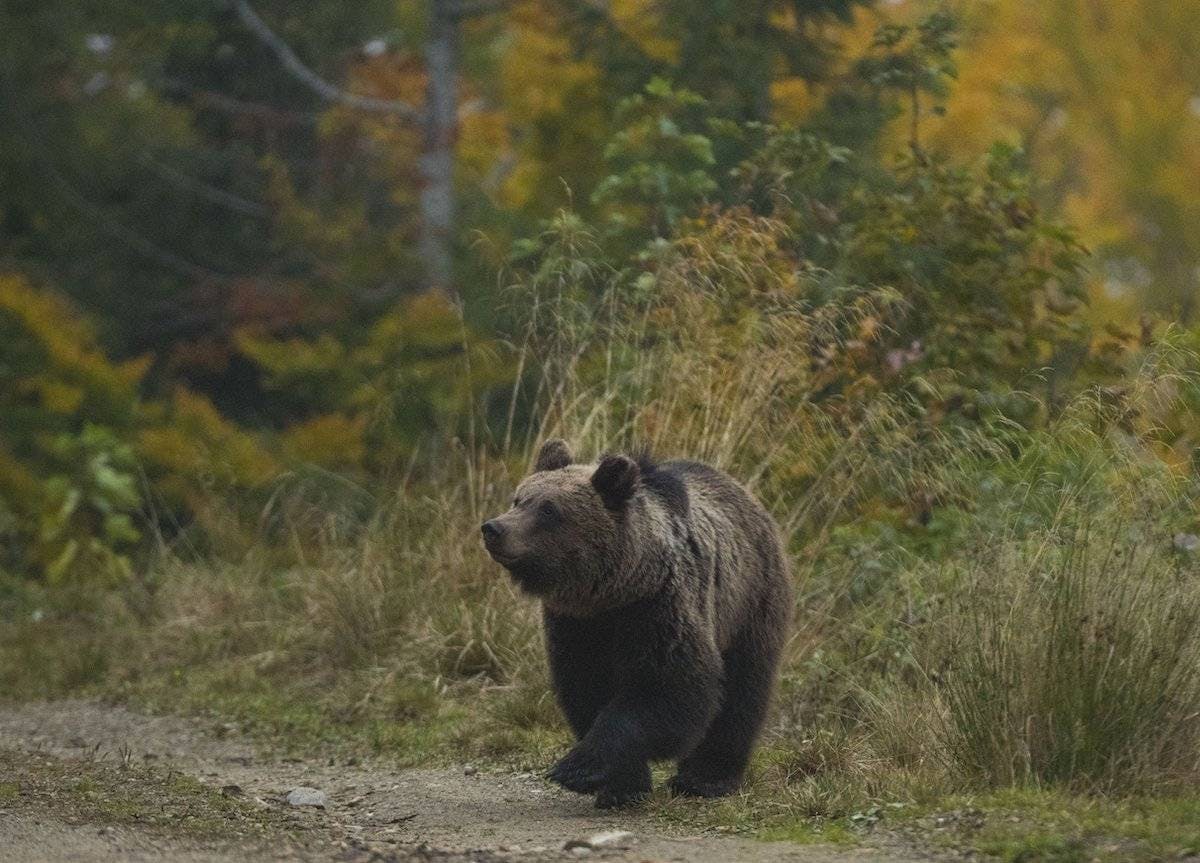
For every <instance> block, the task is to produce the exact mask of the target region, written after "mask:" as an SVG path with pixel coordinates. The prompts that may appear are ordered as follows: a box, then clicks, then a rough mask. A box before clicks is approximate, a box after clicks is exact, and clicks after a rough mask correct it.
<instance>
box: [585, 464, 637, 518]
mask: <svg viewBox="0 0 1200 863" xmlns="http://www.w3.org/2000/svg"><path fill="white" fill-rule="evenodd" d="M640 474H641V471H640V470H638V466H637V462H635V461H634V460H633V459H631V458H630V457H629V456H625V455H606V456H605V457H604V458H602V459H600V464H598V465H597V466H596V472H595V473H593V474H592V488H594V489H596V492H597V493H598V494H599V495H600V499H601V500H602V501H604V505H605V506H606V507H608V508H609V509H620V508H621V507H623V506H624V505H625V503H626V502H627V501H628V500H629V499H630V498H631V497H633V493H634V491H635V490H636V489H637V481H638V476H639V475H640Z"/></svg>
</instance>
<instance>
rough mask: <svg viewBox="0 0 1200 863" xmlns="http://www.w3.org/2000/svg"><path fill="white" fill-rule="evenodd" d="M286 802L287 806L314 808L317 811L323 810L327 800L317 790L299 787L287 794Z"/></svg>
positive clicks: (323, 794)
mask: <svg viewBox="0 0 1200 863" xmlns="http://www.w3.org/2000/svg"><path fill="white" fill-rule="evenodd" d="M287 802H288V805H289V806H315V807H317V808H318V809H324V808H325V807H326V805H327V804H328V802H329V798H328V797H327V796H326V795H325V792H324V791H321V790H320V789H319V788H308V787H306V786H304V785H301V786H300V787H299V788H293V789H292V790H291V791H289V792H288V793H287Z"/></svg>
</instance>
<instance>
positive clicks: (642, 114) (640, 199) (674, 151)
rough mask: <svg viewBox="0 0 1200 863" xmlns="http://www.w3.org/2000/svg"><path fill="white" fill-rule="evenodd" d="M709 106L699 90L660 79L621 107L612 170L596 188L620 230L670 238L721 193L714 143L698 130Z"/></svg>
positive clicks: (611, 148)
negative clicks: (686, 217)
mask: <svg viewBox="0 0 1200 863" xmlns="http://www.w3.org/2000/svg"><path fill="white" fill-rule="evenodd" d="M706 105H707V102H706V101H705V100H704V99H703V98H701V97H700V96H698V95H696V94H695V93H692V92H689V91H687V90H676V89H673V88H672V87H671V85H670V84H669V83H668V82H667V81H665V80H663V79H661V78H655V79H654V80H653V81H651V82H650V83H649V84H647V85H646V90H645V93H639V94H637V95H634V96H630V97H629V98H628V99H626V100H625V101H624V102H622V103H621V105H620V106H619V107H618V109H617V119H618V121H619V122H620V123H621V124H622V125H621V129H620V131H618V132H617V133H616V134H615V135H614V136H613V139H612V141H611V142H610V143H609V144H608V146H606V147H605V148H604V159H605V161H606V162H607V163H608V167H609V169H610V170H611V171H612V173H611V174H609V175H608V176H607V177H605V178H604V179H603V180H601V181H600V183H599V184H598V185H597V186H596V189H595V191H594V192H592V202H593V203H595V204H598V205H600V206H601V207H602V208H604V209H605V211H606V213H607V216H608V219H609V221H610V223H611V224H612V226H613V229H614V230H616V231H617V232H621V233H633V234H634V235H635V236H639V237H640V236H645V235H647V234H648V235H649V236H650V237H665V236H667V235H669V234H670V233H671V232H672V231H673V230H674V229H675V227H676V225H677V224H678V222H679V220H680V219H681V218H682V217H683V216H684V215H685V214H686V213H688V212H691V211H694V210H695V208H696V207H697V205H698V204H700V203H701V202H703V200H704V199H705V197H706V196H707V195H709V194H711V193H712V192H715V191H716V189H717V184H716V181H715V180H714V179H713V177H712V175H711V172H712V168H713V166H714V164H715V162H716V159H715V157H714V156H713V146H712V141H710V140H709V138H708V137H706V136H705V135H704V134H702V133H701V132H699V131H694V130H695V129H698V128H700V127H701V125H702V121H703V111H704V108H705V107H706ZM689 129H692V130H693V131H688V130H689Z"/></svg>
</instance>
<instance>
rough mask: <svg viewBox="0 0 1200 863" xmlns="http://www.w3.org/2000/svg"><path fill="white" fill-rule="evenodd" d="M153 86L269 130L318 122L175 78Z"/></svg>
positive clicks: (312, 117) (306, 114)
mask: <svg viewBox="0 0 1200 863" xmlns="http://www.w3.org/2000/svg"><path fill="white" fill-rule="evenodd" d="M155 85H156V86H157V87H158V88H159V89H160V90H162V91H163V92H164V93H177V94H182V95H185V96H189V97H191V99H192V100H193V101H194V102H196V103H197V104H198V105H201V106H203V107H206V108H214V109H216V110H218V111H223V112H225V113H226V114H240V115H244V116H247V117H253V118H255V119H256V120H259V121H260V122H262V123H266V124H269V125H272V126H315V125H316V124H317V121H318V120H319V119H320V118H319V117H318V115H317V114H314V113H310V112H307V111H294V110H292V109H290V108H277V107H275V106H274V105H264V104H262V103H261V102H247V101H245V100H243V99H235V98H234V97H233V96H227V95H226V94H224V93H217V92H215V91H213V90H205V89H203V88H200V87H196V86H193V85H192V84H189V83H188V82H187V81H181V80H179V79H178V78H159V79H157V80H156V81H155Z"/></svg>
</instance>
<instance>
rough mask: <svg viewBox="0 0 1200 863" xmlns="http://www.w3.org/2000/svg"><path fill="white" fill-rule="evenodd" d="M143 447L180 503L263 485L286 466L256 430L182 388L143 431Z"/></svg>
mask: <svg viewBox="0 0 1200 863" xmlns="http://www.w3.org/2000/svg"><path fill="white" fill-rule="evenodd" d="M138 451H139V452H140V453H141V455H142V456H143V457H144V458H145V459H147V460H148V461H149V462H150V463H151V464H152V465H154V466H155V467H157V468H159V470H160V472H162V473H164V474H165V476H164V477H163V480H162V485H163V486H164V487H165V489H166V490H168V491H169V492H170V493H172V496H173V497H175V498H176V502H177V503H179V502H184V503H194V502H195V499H196V496H197V495H199V494H201V493H205V492H216V491H228V490H234V489H253V488H259V487H262V486H264V485H265V484H267V483H268V482H269V481H271V480H272V479H274V478H275V477H276V476H277V475H278V474H279V471H280V468H279V464H278V463H277V462H276V461H275V459H274V458H273V457H272V456H271V455H270V453H269V452H267V450H266V449H265V448H263V446H262V445H261V444H260V443H259V442H258V440H257V439H256V438H255V437H254V436H253V435H251V434H249V433H247V432H245V431H242V430H241V429H239V428H238V427H237V426H235V425H234V424H233V423H231V422H229V421H228V420H226V419H225V418H224V417H222V416H221V414H220V412H219V411H217V409H216V407H215V406H214V405H213V404H212V402H210V401H209V400H208V399H207V398H205V397H204V396H202V395H198V394H196V393H193V392H189V391H188V390H186V389H183V388H182V387H181V388H179V389H177V390H176V391H175V393H174V395H173V397H172V399H171V403H170V405H169V407H168V408H167V410H166V412H165V414H164V415H162V416H161V417H160V421H159V422H157V423H155V424H153V425H150V426H149V427H148V428H145V429H143V430H142V431H141V432H140V434H139V435H138Z"/></svg>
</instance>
